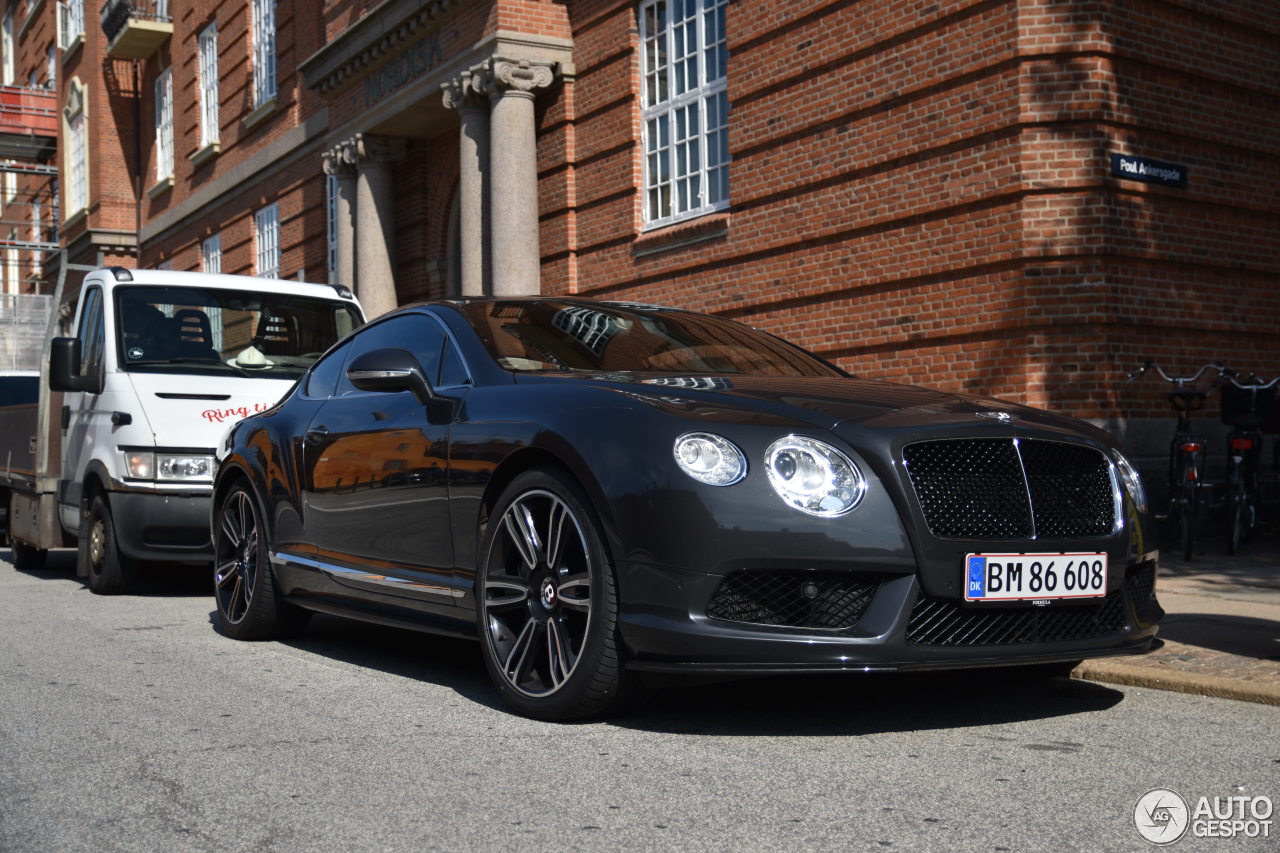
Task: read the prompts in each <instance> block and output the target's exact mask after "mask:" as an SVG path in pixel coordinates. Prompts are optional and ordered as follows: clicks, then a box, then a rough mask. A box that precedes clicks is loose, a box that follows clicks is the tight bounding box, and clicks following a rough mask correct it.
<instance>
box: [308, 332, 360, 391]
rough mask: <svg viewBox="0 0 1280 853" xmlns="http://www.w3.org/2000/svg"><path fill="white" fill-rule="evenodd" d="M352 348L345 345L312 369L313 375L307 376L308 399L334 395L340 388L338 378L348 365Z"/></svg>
mask: <svg viewBox="0 0 1280 853" xmlns="http://www.w3.org/2000/svg"><path fill="white" fill-rule="evenodd" d="M350 348H351V345H350V344H343V345H342V346H340V347H338V348H337V349H336V350H334V351H333V352H331V353H329V355H328V356H327V357H325V358H323V359H321V360H320V361H318V362H316V366H315V367H313V368H311V373H310V374H309V375H308V376H307V396H308V397H332V396H333V395H334V389H335V388H337V386H338V377H339V376H341V375H342V368H343V366H344V365H345V364H346V363H347V353H348V351H349V350H350Z"/></svg>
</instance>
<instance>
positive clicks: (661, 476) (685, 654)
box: [212, 297, 1163, 720]
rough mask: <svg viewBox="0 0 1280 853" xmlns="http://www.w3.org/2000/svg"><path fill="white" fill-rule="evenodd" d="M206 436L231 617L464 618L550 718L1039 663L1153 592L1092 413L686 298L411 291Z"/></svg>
mask: <svg viewBox="0 0 1280 853" xmlns="http://www.w3.org/2000/svg"><path fill="white" fill-rule="evenodd" d="M220 456H221V465H220V468H219V471H218V475H217V484H216V494H215V500H214V510H213V513H214V515H213V519H212V532H213V540H214V546H215V551H216V560H215V565H214V590H215V594H216V597H217V614H218V615H217V624H218V627H219V628H220V630H222V631H224V632H225V633H227V634H229V635H230V636H232V637H237V638H242V639H252V638H265V637H272V636H277V635H280V634H282V633H285V632H289V631H296V630H299V629H300V628H301V627H302V626H303V625H304V623H305V621H306V618H307V616H308V615H309V614H310V613H311V612H313V611H321V612H325V613H335V614H341V615H344V616H350V617H353V618H356V619H364V620H369V621H374V622H380V623H384V624H389V625H398V626H404V627H411V628H417V629H422V630H427V631H438V632H445V633H450V634H458V635H466V636H472V637H478V639H479V641H480V647H481V649H482V650H483V657H484V660H485V663H486V665H487V666H488V669H489V672H490V674H491V675H492V677H493V681H494V683H495V684H496V685H497V688H498V690H499V691H500V693H501V694H502V696H503V697H504V698H505V699H506V700H507V701H508V702H509V703H510V704H511V705H512V706H513V707H514V708H516V709H517V710H518V711H520V712H521V713H524V714H528V715H531V716H535V717H541V718H544V719H552V720H565V719H571V718H577V717H584V716H590V715H599V714H603V713H607V712H609V711H610V710H612V709H614V708H616V707H617V705H618V704H619V703H620V702H621V701H623V700H624V699H625V697H626V696H627V695H628V693H629V688H630V686H631V685H632V684H633V683H634V681H635V680H636V678H637V676H638V675H639V674H640V673H644V672H663V673H707V674H718V675H723V674H751V673H780V672H819V671H845V672H867V671H890V670H913V669H930V668H954V667H977V666H1014V665H1018V666H1028V665H1035V666H1037V667H1038V668H1040V669H1043V670H1045V671H1053V670H1054V669H1056V668H1060V667H1067V666H1069V665H1071V664H1072V663H1073V662H1076V661H1079V660H1080V659H1082V658H1086V657H1097V656H1102V655H1115V654H1125V653H1138V652H1143V651H1147V650H1149V649H1151V648H1152V647H1153V645H1154V644H1156V642H1157V641H1156V640H1155V635H1156V623H1157V622H1158V620H1159V619H1160V617H1161V616H1162V615H1163V613H1162V611H1161V609H1160V607H1159V605H1158V604H1157V602H1156V598H1155V589H1154V587H1155V577H1156V553H1155V551H1154V543H1153V540H1152V538H1151V536H1150V534H1149V530H1150V524H1149V520H1148V515H1147V503H1146V497H1145V495H1144V493H1143V489H1142V485H1141V482H1140V481H1139V478H1138V475H1137V473H1136V472H1135V471H1134V469H1133V467H1132V466H1131V465H1130V464H1129V462H1128V461H1127V460H1126V459H1125V457H1124V456H1123V455H1122V454H1121V452H1120V449H1119V448H1118V447H1117V446H1116V443H1115V441H1114V440H1113V439H1111V438H1110V437H1109V436H1108V435H1106V434H1105V433H1103V432H1101V431H1099V430H1097V429H1094V428H1093V427H1091V426H1089V425H1087V424H1084V423H1082V422H1080V421H1076V420H1072V419H1070V418H1066V417H1062V416H1059V415H1054V414H1050V413H1048V412H1044V411H1038V410H1035V409H1030V408H1026V407H1023V406H1017V405H1013V404H1010V403H1006V402H1002V401H998V400H989V399H977V398H972V397H963V396H957V395H954V394H944V393H940V392H938V391H932V390H929V389H925V388H916V387H905V386H901V385H892V384H887V383H884V382H870V381H864V380H860V379H856V378H853V377H851V376H849V375H847V374H845V373H844V372H842V371H841V370H839V369H837V368H835V367H833V366H832V365H830V364H828V363H826V362H824V361H822V360H821V359H819V358H817V357H815V356H813V355H810V354H809V353H806V352H805V351H803V350H801V349H799V348H798V347H795V346H793V345H791V344H789V343H786V342H785V341H782V340H779V339H778V338H775V337H773V336H771V335H768V334H765V333H763V332H759V331H756V330H753V329H750V328H747V327H745V326H742V325H739V324H737V323H733V322H729V321H726V320H723V319H719V318H716V317H711V316H705V315H700V314H694V313H690V312H686V311H676V310H670V309H665V308H657V307H653V306H647V305H638V304H631V303H611V302H595V301H590V300H585V299H570V298H550V297H548V298H540V297H539V298H527V299H473V300H455V301H445V302H435V303H422V304H418V305H412V306H408V307H405V308H401V309H399V310H397V311H394V312H392V313H390V314H388V315H385V316H383V317H381V318H379V319H378V320H376V321H374V322H372V323H370V324H369V325H367V326H364V327H363V328H361V329H359V330H357V331H356V332H355V333H353V334H352V335H350V336H349V337H347V338H346V339H345V340H343V341H341V342H340V343H339V344H338V345H336V346H335V347H333V348H332V349H331V350H330V351H329V352H328V353H326V354H325V355H324V357H323V358H321V359H320V360H319V361H317V362H316V364H315V365H314V366H313V367H312V368H311V369H310V370H309V371H308V372H307V374H306V375H305V376H304V377H303V378H302V380H301V381H300V382H299V383H298V385H297V386H296V387H295V388H294V390H293V391H292V392H291V393H290V394H289V395H288V396H287V397H286V398H285V399H284V400H282V401H281V402H280V403H279V404H277V405H276V406H275V407H274V408H272V409H270V410H269V411H266V412H263V413H261V414H258V415H255V416H252V417H249V418H246V419H245V420H243V421H241V422H240V423H238V424H237V425H236V426H235V427H234V428H232V429H231V431H230V432H229V433H228V434H227V437H226V440H225V444H224V446H223V447H222V448H221V453H220Z"/></svg>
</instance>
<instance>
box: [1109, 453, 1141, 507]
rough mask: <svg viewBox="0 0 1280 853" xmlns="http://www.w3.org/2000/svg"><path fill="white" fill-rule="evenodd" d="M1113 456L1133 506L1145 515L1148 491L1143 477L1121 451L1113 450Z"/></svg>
mask: <svg viewBox="0 0 1280 853" xmlns="http://www.w3.org/2000/svg"><path fill="white" fill-rule="evenodd" d="M1111 455H1112V457H1113V458H1114V459H1115V460H1116V471H1118V472H1119V473H1120V482H1121V483H1123V484H1124V488H1125V491H1126V492H1128V493H1129V497H1130V498H1132V499H1133V505H1134V506H1136V507H1137V508H1138V512H1143V513H1145V512H1146V511H1147V490H1146V489H1145V488H1144V487H1143V485H1142V477H1141V476H1140V475H1139V474H1138V469H1137V468H1135V467H1133V463H1132V462H1130V461H1129V460H1128V459H1126V458H1125V455H1124V454H1123V453H1121V452H1120V451H1119V450H1112V451H1111Z"/></svg>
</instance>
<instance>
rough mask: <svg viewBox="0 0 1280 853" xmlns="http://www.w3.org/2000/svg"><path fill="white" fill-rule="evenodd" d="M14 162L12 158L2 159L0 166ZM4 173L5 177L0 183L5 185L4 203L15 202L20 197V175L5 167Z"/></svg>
mask: <svg viewBox="0 0 1280 853" xmlns="http://www.w3.org/2000/svg"><path fill="white" fill-rule="evenodd" d="M12 163H13V161H12V160H4V161H0V168H3V167H5V166H9V165H12ZM3 175H4V178H3V180H0V185H2V186H3V187H4V193H3V195H4V203H5V204H13V203H14V202H15V201H17V199H18V176H17V175H16V174H14V173H13V172H10V171H8V169H5V171H4V172H3Z"/></svg>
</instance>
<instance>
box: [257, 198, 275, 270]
mask: <svg viewBox="0 0 1280 853" xmlns="http://www.w3.org/2000/svg"><path fill="white" fill-rule="evenodd" d="M253 242H254V252H255V254H256V256H257V258H256V260H257V263H256V265H255V266H256V269H255V270H254V271H255V272H256V273H257V274H258V275H260V276H263V277H264V278H279V277H280V206H279V205H278V204H276V203H275V202H272V203H271V204H269V205H267V206H266V207H264V208H262V209H261V210H259V211H258V212H257V213H255V214H254V215H253Z"/></svg>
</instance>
